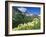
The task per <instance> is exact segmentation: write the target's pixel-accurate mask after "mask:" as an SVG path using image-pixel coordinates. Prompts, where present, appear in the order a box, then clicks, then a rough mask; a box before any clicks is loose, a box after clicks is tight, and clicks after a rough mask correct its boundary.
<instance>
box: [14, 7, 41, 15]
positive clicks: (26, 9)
mask: <svg viewBox="0 0 46 37" xmlns="http://www.w3.org/2000/svg"><path fill="white" fill-rule="evenodd" d="M14 8H15V7H14ZM17 9H18V10H20V11H21V12H25V13H29V14H31V13H32V14H35V15H39V14H40V7H17Z"/></svg>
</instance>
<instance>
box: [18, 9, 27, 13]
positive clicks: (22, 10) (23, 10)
mask: <svg viewBox="0 0 46 37" xmlns="http://www.w3.org/2000/svg"><path fill="white" fill-rule="evenodd" d="M18 9H19V10H20V11H21V12H26V10H27V9H26V8H18Z"/></svg>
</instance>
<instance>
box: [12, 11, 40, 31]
mask: <svg viewBox="0 0 46 37" xmlns="http://www.w3.org/2000/svg"><path fill="white" fill-rule="evenodd" d="M12 28H13V30H32V29H40V18H39V16H35V15H34V16H26V15H25V14H22V13H21V12H18V11H17V12H16V13H15V14H13V16H12Z"/></svg>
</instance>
